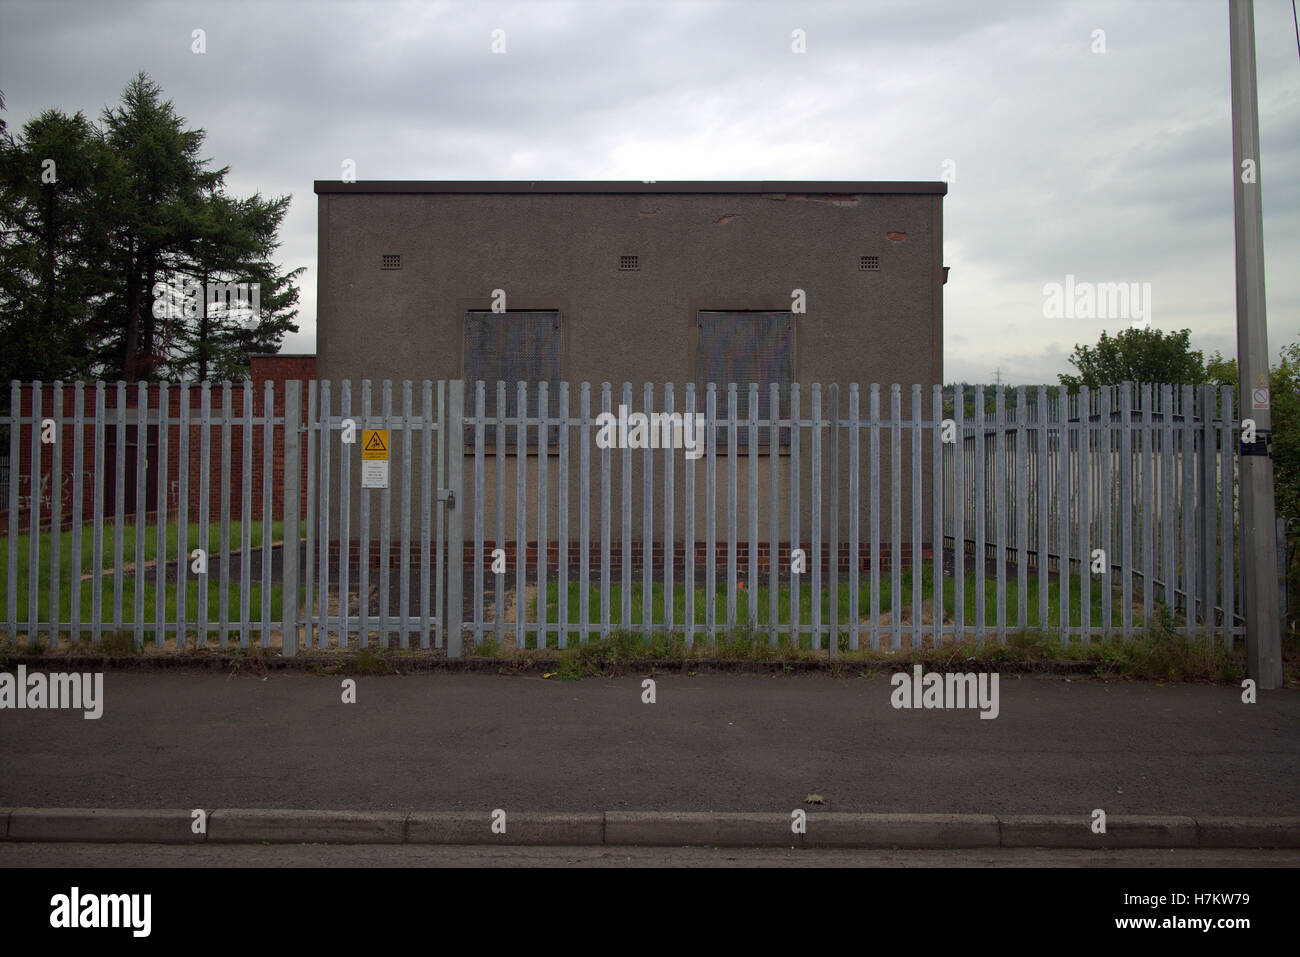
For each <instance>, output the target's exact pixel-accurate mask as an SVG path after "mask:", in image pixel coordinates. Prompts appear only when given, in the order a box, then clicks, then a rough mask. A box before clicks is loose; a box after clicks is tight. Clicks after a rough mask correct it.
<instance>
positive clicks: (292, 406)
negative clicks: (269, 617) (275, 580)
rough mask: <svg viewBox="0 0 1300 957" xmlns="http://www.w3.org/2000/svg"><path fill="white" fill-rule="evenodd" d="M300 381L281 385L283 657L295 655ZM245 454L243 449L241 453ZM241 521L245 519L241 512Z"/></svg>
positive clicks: (248, 414)
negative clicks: (282, 412) (282, 429)
mask: <svg viewBox="0 0 1300 957" xmlns="http://www.w3.org/2000/svg"><path fill="white" fill-rule="evenodd" d="M252 411H253V410H252V408H251V407H249V406H245V408H244V415H245V416H246V417H248V418H251V417H252ZM301 424H302V383H301V382H299V381H298V380H296V379H290V380H289V381H288V382H286V383H285V384H284V500H283V501H282V502H281V508H282V509H283V520H284V545H283V546H282V547H281V549H280V564H281V572H282V574H281V577H282V579H283V588H282V589H281V596H282V597H281V599H280V602H281V609H280V618H281V621H282V623H281V626H280V627H281V643H282V645H283V651H284V656H285V657H286V658H293V657H295V656H296V655H297V654H298V521H299V518H300V516H301V514H302V506H301V505H300V504H299V502H300V500H299V488H298V482H299V478H300V475H299V470H300V469H301V468H302V463H301V448H302V445H301V443H302V436H301V433H300V430H299V427H300V426H301ZM248 454H249V452H248V450H247V449H245V451H244V455H245V456H247V455H248ZM242 517H243V520H244V522H245V524H247V522H248V516H247V514H245V515H244V516H242Z"/></svg>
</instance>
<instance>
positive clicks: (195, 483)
mask: <svg viewBox="0 0 1300 957" xmlns="http://www.w3.org/2000/svg"><path fill="white" fill-rule="evenodd" d="M250 366H251V369H250V375H249V378H250V379H251V381H252V383H253V389H252V393H253V402H252V405H253V415H254V416H259V417H260V416H261V415H262V410H263V400H264V396H265V389H266V383H267V382H270V383H271V384H272V389H273V393H274V400H273V401H274V415H277V416H283V415H284V395H285V391H284V383H285V382H287V381H288V380H291V379H299V380H310V379H314V378H315V377H316V357H315V356H311V355H255V356H251V357H250ZM83 388H84V400H83V401H84V412H83V414H84V415H85V417H86V419H87V421H88V423H89V424H87V425H85V426H83V442H84V445H83V452H82V486H81V487H82V509H83V515H84V516H85V517H86V519H87V520H89V518H90V516H91V514H92V511H91V510H92V509H93V507H94V463H95V428H94V415H95V383H94V382H87V383H85V384H84V387H83ZM138 388H139V387H138V386H137V385H136V384H134V383H132V384H129V385H127V387H126V403H125V407H126V409H127V410H128V412H127V416H126V421H127V428H126V435H125V436H124V440H125V442H124V446H125V455H126V459H125V463H126V464H125V469H124V474H125V481H126V485H125V495H124V502H125V506H126V509H127V514H128V515H134V513H135V475H136V458H135V456H136V449H137V447H138V446H137V440H136V425H135V416H136V409H137V401H138V398H137V390H138ZM160 391H161V387H160V386H159V384H158V383H153V382H151V383H148V392H147V395H148V403H149V408H150V409H151V410H153V412H151V415H155V416H156V414H157V412H156V410H157V409H158V403H159V398H160ZM303 391H304V394H305V393H306V385H305V382H304V386H303ZM180 392H181V390H180V386H179V385H177V384H176V383H168V395H167V413H168V416H169V417H170V418H173V419H174V418H176V417H177V416H178V415H179V414H180ZM104 393H105V394H104V407H105V410H106V419H105V421H106V425H105V430H104V432H105V436H104V438H105V442H104V445H105V449H104V453H105V470H104V493H105V505H104V514H105V516H106V517H111V516H112V513H113V510H114V508H115V495H114V492H115V489H114V482H115V479H116V470H115V459H114V455H115V454H116V442H117V439H116V436H115V435H114V433H115V431H116V428H115V426H116V422H117V416H116V410H117V383H115V382H107V383H105V389H104ZM211 394H212V398H211V409H212V425H211V426H210V435H209V441H210V442H211V451H210V453H209V454H210V456H211V457H210V460H209V475H210V478H211V481H212V487H211V491H210V498H209V503H208V515H209V518H210V519H211V520H213V521H216V520H219V519H220V515H221V489H220V487H219V483H220V477H221V467H222V466H221V424H220V410H221V407H222V401H223V399H222V390H221V385H220V383H213V384H212V389H211ZM230 399H231V412H232V416H233V417H234V418H235V419H236V424H235V425H233V426H232V428H231V436H230V442H231V446H230V447H231V476H232V479H233V481H232V485H233V488H232V489H231V496H230V514H231V517H232V518H233V519H238V518H240V517H241V508H242V502H241V489H240V482H241V477H242V475H243V461H244V443H243V429H242V427H241V426H240V425H238V424H237V423H238V418H239V417H240V416H242V415H243V414H244V389H243V383H233V384H232V385H231V390H230ZM74 401H75V399H74V392H73V384H72V383H66V384H64V386H63V417H64V419H65V421H66V420H70V419H71V418H72V416H73V412H74V404H73V403H74ZM199 402H200V392H199V388H198V386H197V385H196V384H193V383H191V385H190V415H191V417H192V418H195V419H197V418H198V415H199ZM53 408H54V386H53V385H52V384H50V383H43V384H42V385H41V416H42V418H44V417H47V416H51V415H52V414H53ZM31 411H32V386H31V385H30V384H28V385H24V386H22V390H21V414H22V415H24V416H29V415H31ZM304 424H305V411H304ZM30 428H31V427H30V426H28V425H24V426H22V427H21V432H20V442H19V463H18V466H17V467H16V468H11V469H10V473H9V480H10V481H11V482H17V483H18V489H19V521H20V524H21V527H22V528H23V529H24V530H25V529H26V528H27V521H28V516H29V511H28V510H29V508H30V502H31V496H32V492H31V485H32V481H31V474H32V453H31V433H30ZM147 432H148V434H147V437H146V443H145V448H146V463H150V464H147V466H146V485H145V508H146V512H148V513H153V512H154V511H155V510H156V508H157V498H156V494H157V492H156V489H157V485H156V482H157V479H158V476H157V468H156V465H155V464H152V463H156V448H157V427H156V426H149V427H148V429H147ZM74 433H75V427H74V426H73V425H71V424H70V423H69V424H65V425H64V426H63V428H62V429H61V436H62V441H61V442H60V443H59V448H60V450H61V455H60V456H59V458H60V460H61V480H60V484H61V486H62V496H61V498H62V502H63V506H62V521H63V524H64V526H65V527H67V526H68V525H69V524H70V523H71V520H72V514H71V509H72V501H71V496H72V488H73V484H72V473H73V454H74V453H73V450H74V443H73V437H74ZM201 433H202V428H201V427H200V426H191V428H190V437H189V444H190V455H189V479H188V482H189V494H188V496H187V497H188V500H189V501H188V512H189V516H190V519H191V520H197V519H198V517H199V515H200V514H201V511H202V510H201V507H200V503H199V499H198V489H199V470H200V465H201V459H200V456H199V440H200V435H201ZM179 436H180V426H179V425H172V426H170V427H169V431H168V436H167V444H168V463H167V472H168V474H167V478H166V481H167V501H168V503H169V508H170V509H171V510H173V511H174V510H175V509H176V508H178V506H179V500H178V491H179V477H180V469H179V460H178V451H177V450H178V448H179V444H178V440H179ZM282 443H283V431H282V429H281V428H280V427H278V426H277V427H276V429H275V430H274V443H273V445H272V448H271V469H272V476H271V496H272V504H273V510H272V514H273V516H274V517H275V518H277V519H278V518H279V517H280V516H281V506H282V503H283V491H284V447H283V444H282ZM251 456H252V461H251V466H252V468H251V473H252V495H251V502H250V504H251V512H252V514H251V518H252V520H254V521H258V520H260V519H261V517H262V482H263V475H264V471H263V460H264V457H263V433H262V426H261V425H260V424H259V425H255V426H254V427H253V436H252V442H251ZM54 461H55V455H54V453H53V452H52V449H51V447H49V446H42V447H41V463H40V477H41V487H40V490H39V492H38V494H40V496H41V501H40V506H41V519H42V521H43V522H48V521H49V510H50V500H49V499H50V494H51V492H50V489H51V488H52V483H51V481H50V477H51V474H52V470H53V466H54ZM306 468H307V466H306V461H305V460H304V462H303V481H304V482H305V481H306V474H307V472H306ZM8 507H9V500H8V498H7V497H4V499H3V501H0V514H3V515H7V514H8ZM304 509H305V506H304ZM304 514H305V512H304ZM5 526H6V527H7V520H6V522H5Z"/></svg>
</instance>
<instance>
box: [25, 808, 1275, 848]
mask: <svg viewBox="0 0 1300 957" xmlns="http://www.w3.org/2000/svg"><path fill="white" fill-rule="evenodd" d="M795 819H796V816H795V815H794V814H793V812H789V813H782V812H739V813H723V812H708V811H704V812H699V811H604V812H601V811H590V812H572V813H571V812H526V811H513V812H507V813H506V814H505V816H504V821H503V820H502V819H501V816H500V815H494V814H493V812H491V811H487V810H482V811H427V812H410V813H407V812H403V811H331V810H278V809H276V810H266V809H230V810H224V809H220V810H214V811H211V812H209V813H208V815H207V834H206V836H205V835H204V834H195V833H194V832H193V830H192V824H193V820H194V819H193V814H192V812H191V811H187V810H123V809H102V808H11V809H5V808H0V841H11V842H13V841H25V842H69V841H76V842H85V843H169V844H183V843H196V842H202V841H204V840H205V839H206V840H208V841H212V842H220V843H226V844H254V843H277V844H307V843H324V844H513V845H521V844H526V845H539V846H540V845H548V846H576V845H586V846H595V845H624V846H628V845H641V846H659V847H665V846H668V847H673V846H688V845H689V846H717V847H822V848H836V847H843V848H900V849H934V850H941V849H954V848H976V847H1015V848H1023V847H1048V848H1074V849H1088V848H1259V849H1266V848H1267V849H1275V848H1276V849H1283V848H1286V849H1291V848H1300V817H1205V818H1201V819H1196V818H1193V817H1189V816H1176V815H1170V816H1152V815H1121V814H1114V815H1110V816H1109V817H1108V818H1107V821H1106V833H1105V834H1095V833H1093V831H1092V822H1091V817H1090V815H1087V814H1070V815H1002V816H998V815H992V814H856V813H840V812H820V811H816V812H813V813H810V814H808V815H807V816H806V820H805V827H806V831H805V833H802V834H799V833H795V831H794V829H793V828H792V823H793V822H794V821H795ZM494 824H495V825H496V826H495V827H494ZM502 824H504V830H502Z"/></svg>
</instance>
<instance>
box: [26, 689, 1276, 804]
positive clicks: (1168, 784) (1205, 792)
mask: <svg viewBox="0 0 1300 957" xmlns="http://www.w3.org/2000/svg"><path fill="white" fill-rule="evenodd" d="M341 681H342V679H341V678H340V677H338V676H331V677H325V676H317V675H308V674H275V675H271V676H269V677H267V678H265V679H262V678H258V677H252V676H235V677H227V676H223V675H213V674H211V673H209V672H204V673H172V672H154V673H128V672H108V673H107V674H106V675H105V678H104V696H105V709H104V715H103V717H102V718H100V719H99V720H97V721H87V720H84V719H83V718H82V716H81V713H80V712H68V711H32V710H4V711H0V806H45V807H138V808H200V807H201V808H208V809H214V808H219V807H249V808H258V807H267V808H338V809H374V810H380V809H392V810H463V809H485V810H490V809H493V808H504V809H518V810H537V811H586V810H714V811H760V810H788V809H791V808H794V807H798V806H806V807H807V808H808V810H809V813H810V814H815V813H817V812H818V811H819V810H831V811H877V812H884V811H897V812H905V811H912V812H953V813H958V812H973V813H1052V814H1057V813H1073V812H1079V813H1081V814H1087V813H1089V812H1090V811H1091V810H1092V809H1093V808H1103V809H1105V810H1106V811H1107V813H1116V812H1121V813H1151V814H1193V815H1197V814H1201V815H1210V814H1214V815H1296V814H1300V790H1297V788H1296V787H1295V782H1296V781H1297V780H1298V779H1300V736H1298V735H1297V733H1296V732H1297V731H1298V730H1300V693H1297V692H1296V691H1293V690H1292V691H1285V690H1284V691H1276V692H1265V693H1262V694H1261V696H1260V700H1259V703H1257V704H1254V705H1245V704H1242V703H1241V700H1240V692H1239V691H1238V690H1236V689H1234V688H1231V687H1211V686H1189V685H1180V686H1167V687H1161V686H1158V685H1156V684H1151V683H1128V682H1111V683H1103V682H1100V681H1095V680H1084V681H1080V680H1074V681H1070V682H1067V681H1065V680H1063V679H1061V678H1059V677H1058V678H1031V677H1025V678H1019V679H1018V678H1015V677H1012V676H1003V679H1002V681H1001V710H1000V715H999V717H998V718H997V719H995V720H981V719H980V718H979V716H978V712H977V711H974V710H965V711H940V710H895V709H893V708H892V707H891V706H890V700H889V699H890V691H891V687H890V684H889V681H888V679H886V678H857V677H853V678H832V677H827V676H824V675H801V676H764V675H734V676H731V675H725V676H697V677H693V678H692V677H686V676H660V677H659V678H658V685H657V702H656V703H655V704H643V703H642V700H641V694H642V692H641V677H640V676H635V677H626V678H617V679H606V678H594V679H593V678H589V679H585V680H583V681H558V680H554V679H552V680H543V679H541V678H540V677H505V676H495V675H479V674H438V673H433V674H421V675H412V676H385V677H370V678H366V677H362V678H357V679H356V682H357V702H356V703H355V704H344V703H342V701H341V692H340V688H341ZM813 793H815V794H818V795H821V796H822V797H823V798H824V802H825V803H824V804H820V805H803V804H802V802H803V801H804V799H805V798H806V797H807V796H808V795H809V794H813Z"/></svg>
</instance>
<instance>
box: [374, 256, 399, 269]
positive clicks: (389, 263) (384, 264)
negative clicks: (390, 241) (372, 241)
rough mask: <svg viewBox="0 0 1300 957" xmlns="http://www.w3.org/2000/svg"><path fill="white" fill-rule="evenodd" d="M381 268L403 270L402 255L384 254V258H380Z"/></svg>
mask: <svg viewBox="0 0 1300 957" xmlns="http://www.w3.org/2000/svg"><path fill="white" fill-rule="evenodd" d="M379 267H380V268H381V269H401V268H402V254H401V253H384V254H383V255H382V256H380V257H379Z"/></svg>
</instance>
